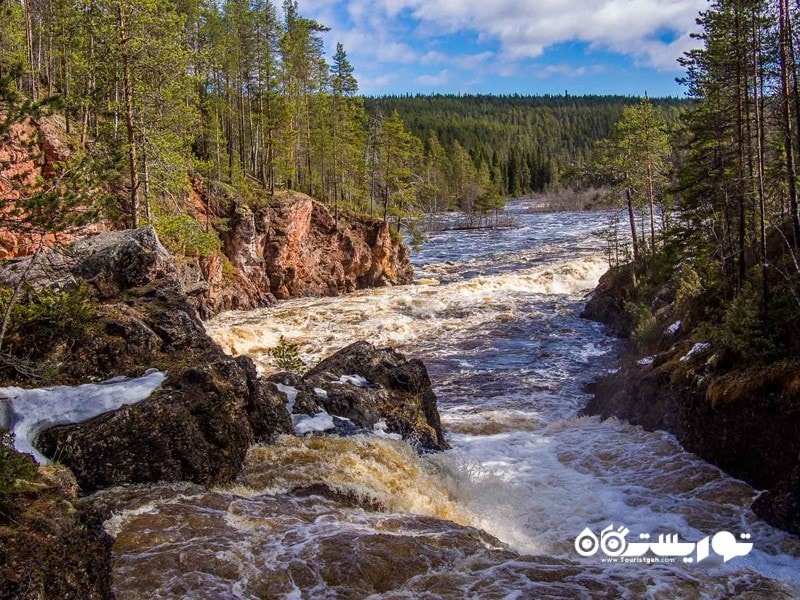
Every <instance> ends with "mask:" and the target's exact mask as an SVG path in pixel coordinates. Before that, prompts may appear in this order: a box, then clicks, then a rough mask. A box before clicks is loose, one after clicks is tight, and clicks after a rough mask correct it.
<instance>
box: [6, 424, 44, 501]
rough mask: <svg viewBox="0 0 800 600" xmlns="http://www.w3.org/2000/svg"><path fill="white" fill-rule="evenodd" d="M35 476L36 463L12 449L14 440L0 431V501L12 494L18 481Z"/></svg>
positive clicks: (7, 433) (8, 434)
mask: <svg viewBox="0 0 800 600" xmlns="http://www.w3.org/2000/svg"><path fill="white" fill-rule="evenodd" d="M35 475H36V463H35V462H33V459H31V457H30V456H28V455H27V454H21V453H19V452H17V451H16V450H15V449H14V438H13V436H12V435H11V434H10V433H9V432H8V431H7V430H5V429H0V500H2V499H3V498H5V497H6V496H8V495H9V494H10V493H11V492H13V491H14V490H15V489H16V488H17V486H18V484H19V482H20V481H26V480H29V479H32V478H33V477H34V476H35Z"/></svg>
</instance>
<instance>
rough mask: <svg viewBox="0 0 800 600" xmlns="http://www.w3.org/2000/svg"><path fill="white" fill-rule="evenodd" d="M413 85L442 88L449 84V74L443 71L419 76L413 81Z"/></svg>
mask: <svg viewBox="0 0 800 600" xmlns="http://www.w3.org/2000/svg"><path fill="white" fill-rule="evenodd" d="M414 83H417V84H419V85H424V86H426V87H442V86H445V85H447V84H448V83H450V72H449V71H448V70H447V69H444V70H442V71H439V72H438V73H435V74H433V75H421V76H420V77H417V78H416V79H415V80H414Z"/></svg>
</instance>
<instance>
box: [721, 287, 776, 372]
mask: <svg viewBox="0 0 800 600" xmlns="http://www.w3.org/2000/svg"><path fill="white" fill-rule="evenodd" d="M770 329H771V328H770V327H769V326H766V327H765V323H764V318H763V312H762V304H761V295H760V294H759V293H758V292H757V291H756V289H755V288H754V287H753V286H752V285H750V284H749V283H748V284H747V285H745V286H744V288H742V289H741V290H740V291H739V293H738V294H736V297H735V298H734V299H733V300H732V301H731V302H730V304H728V306H727V309H726V310H725V316H724V317H723V319H722V325H721V327H719V329H718V330H717V335H716V339H715V342H717V343H718V344H719V345H720V346H722V347H723V348H726V349H728V350H730V351H731V352H733V353H735V354H736V355H737V356H739V357H740V358H741V359H742V360H743V361H752V360H762V359H769V358H770V357H772V356H775V354H776V353H777V351H778V350H779V345H778V343H777V342H778V340H777V339H776V336H775V334H774V332H773V331H770Z"/></svg>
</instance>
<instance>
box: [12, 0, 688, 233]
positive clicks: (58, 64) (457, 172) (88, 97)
mask: <svg viewBox="0 0 800 600" xmlns="http://www.w3.org/2000/svg"><path fill="white" fill-rule="evenodd" d="M0 7H2V8H1V9H0V80H2V81H4V82H5V83H4V86H3V88H4V90H5V92H4V97H5V98H4V99H5V103H6V104H7V105H9V106H11V105H14V106H17V109H12V110H10V112H8V114H7V115H6V122H7V123H10V121H11V118H12V117H14V118H22V117H24V116H25V114H35V113H38V112H41V111H43V110H44V111H50V112H56V113H58V114H60V115H62V116H63V121H64V123H63V124H64V127H65V129H66V132H67V134H68V135H69V136H71V137H72V139H73V140H74V141H75V143H76V145H77V146H78V147H79V149H80V151H81V157H82V158H81V160H79V161H76V163H75V164H73V165H70V168H68V169H65V172H64V173H63V174H62V178H61V179H60V181H62V182H63V183H69V185H67V186H66V187H67V188H69V189H70V190H74V191H75V193H74V194H72V197H71V198H70V199H69V201H68V202H67V203H66V204H62V205H60V210H53V209H54V206H53V205H52V204H49V205H48V210H47V211H46V212H47V213H48V214H49V215H54V214H61V215H62V216H64V218H65V220H66V221H67V222H69V217H68V215H69V214H70V213H71V211H69V210H67V209H68V207H69V205H70V203H71V204H72V205H76V204H77V203H80V202H81V197H82V196H86V194H85V193H81V190H83V191H84V192H85V191H86V190H93V191H92V195H93V197H97V196H98V193H97V192H98V190H106V191H108V192H109V193H108V194H106V196H107V197H106V198H105V199H104V200H103V202H94V204H95V205H96V206H94V207H93V208H95V209H97V211H96V212H99V213H102V216H103V217H104V218H106V219H110V220H112V221H114V222H116V223H118V224H119V225H120V226H122V225H125V226H136V225H139V224H141V223H152V224H154V225H155V226H156V228H157V229H158V230H159V231H160V232H162V233H165V232H171V233H173V234H180V235H183V236H188V237H194V238H196V237H198V235H200V234H202V231H201V230H202V226H201V225H200V224H198V223H195V222H194V220H193V219H194V215H192V214H191V211H190V210H189V209H188V208H187V207H186V205H185V202H184V198H185V196H186V194H187V193H188V191H189V189H190V187H191V185H192V181H193V180H195V179H197V178H200V179H201V180H202V181H204V182H205V183H206V185H208V186H212V187H216V188H219V189H221V190H223V191H225V192H226V193H233V194H236V195H239V196H243V197H246V198H251V199H252V200H254V201H255V200H257V199H259V198H264V197H268V196H269V195H271V194H274V193H275V192H276V191H280V190H297V191H301V192H304V193H306V194H308V195H311V196H313V197H315V198H317V199H318V200H320V201H322V202H324V203H326V204H327V205H329V206H330V208H331V210H332V212H334V213H335V215H336V218H337V219H338V217H339V213H340V211H342V210H344V211H348V212H352V213H356V214H372V215H377V216H379V217H381V218H383V219H384V220H388V219H390V218H394V220H393V223H394V224H395V225H399V224H401V223H402V221H403V219H407V220H409V221H410V220H415V219H418V218H419V217H420V216H421V215H422V214H424V213H429V212H436V211H440V210H451V209H461V210H463V211H465V212H466V213H468V214H469V215H477V217H478V219H480V218H481V216H482V215H488V214H489V213H490V212H491V211H493V210H496V209H498V208H501V207H502V206H503V205H504V203H505V198H507V197H516V196H520V195H524V194H527V193H531V192H536V191H544V190H553V189H558V188H559V187H562V186H564V185H573V184H575V183H576V181H575V180H576V178H577V180H578V181H577V183H578V184H580V183H581V182H582V179H581V177H582V176H581V171H582V167H584V166H585V165H586V164H587V162H588V157H589V156H590V154H591V151H592V148H593V145H594V143H595V142H596V141H597V140H599V139H602V138H604V137H606V136H607V135H608V134H609V133H610V131H611V128H612V126H613V123H614V122H615V121H616V120H617V119H618V117H619V115H620V111H621V109H622V107H624V106H625V105H630V104H631V103H635V102H636V99H635V98H624V97H603V96H591V97H570V96H563V97H561V96H541V97H531V96H514V97H511V96H508V97H497V98H495V97H490V96H474V97H470V96H431V97H389V98H363V97H361V96H359V95H358V82H357V80H356V78H355V76H354V68H353V65H352V64H351V63H350V61H349V59H348V57H347V53H346V50H345V48H344V47H343V46H342V45H341V44H338V45H337V46H336V52H335V53H334V55H333V56H332V57H326V56H325V51H324V39H325V36H334V35H335V33H333V32H330V31H329V28H328V27H326V26H325V25H324V24H322V23H317V22H315V21H313V20H311V19H308V18H305V17H303V16H302V15H301V14H300V9H299V7H298V4H297V2H295V1H291V0H285V1H284V2H283V4H282V6H281V7H280V9H279V8H278V7H276V5H275V4H273V3H272V2H269V1H267V0H256V1H252V0H228V1H226V2H211V1H210V0H185V1H181V2H168V1H166V0H147V1H145V2H133V1H132V0H100V1H97V2H91V3H87V2H83V1H80V0H24V1H21V2H20V1H18V0H2V2H0ZM653 102H654V106H656V107H658V109H659V112H660V113H661V114H662V117H663V118H664V120H665V121H666V122H667V123H673V122H675V120H676V119H677V116H678V114H679V113H680V111H681V110H682V107H683V106H684V105H685V102H683V101H679V100H654V101H653ZM26 103H27V104H26ZM23 105H25V108H23ZM15 115H16V116H15ZM90 180H91V181H90ZM62 189H64V188H63V186H62ZM29 192H30V193H28V194H26V196H31V197H33V196H37V194H34V193H33V190H30V191H29ZM40 201H41V198H40V197H39V198H38V200H36V202H40ZM31 203H35V202H34V201H33V200H32V201H31ZM29 208H31V207H29ZM40 212H41V211H40ZM73 212H74V211H73ZM91 212H92V211H88V212H86V213H85V214H84V217H88V216H90V214H89V213H91ZM29 214H30V211H29ZM92 214H93V213H92ZM29 220H30V219H29ZM47 221H48V222H47V226H48V227H53V226H54V225H55V223H54V222H53V220H52V219H47ZM70 224H72V223H70ZM198 232H199V233H198Z"/></svg>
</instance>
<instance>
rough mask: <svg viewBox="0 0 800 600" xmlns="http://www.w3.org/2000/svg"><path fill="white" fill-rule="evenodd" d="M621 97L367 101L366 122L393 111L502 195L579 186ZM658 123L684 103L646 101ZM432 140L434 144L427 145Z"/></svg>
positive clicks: (626, 102)
mask: <svg viewBox="0 0 800 600" xmlns="http://www.w3.org/2000/svg"><path fill="white" fill-rule="evenodd" d="M638 100H639V99H638V98H631V97H626V96H570V95H569V94H568V93H565V95H563V96H551V95H543V96H520V95H512V96H490V95H474V96H473V95H433V96H420V95H417V96H411V95H408V96H390V97H381V98H367V100H366V108H367V111H368V113H370V114H371V115H373V116H379V115H382V114H391V113H392V112H394V111H397V112H398V113H399V114H400V116H401V117H402V119H403V121H404V123H405V124H406V126H407V127H408V129H409V130H410V131H411V133H413V134H414V135H415V136H417V137H418V138H420V139H422V140H424V141H425V143H426V147H425V149H426V152H427V153H428V154H429V155H431V154H435V151H434V152H432V151H431V148H434V149H435V148H436V144H437V142H438V144H441V145H442V146H443V147H444V148H446V149H447V153H448V158H449V159H450V160H451V161H457V160H458V159H459V157H462V156H465V154H464V153H465V152H466V153H467V154H469V157H470V159H471V160H472V162H473V164H474V165H475V168H476V169H478V170H479V171H481V170H487V171H488V172H489V174H490V177H491V180H492V182H494V183H496V184H497V185H498V187H499V188H500V191H501V193H502V194H503V195H504V196H507V197H517V196H521V195H525V194H530V193H532V192H545V191H550V190H555V189H558V188H560V187H564V186H566V185H569V184H571V183H576V184H580V183H582V182H585V183H588V181H585V179H586V178H585V177H584V181H581V176H582V175H584V176H585V174H586V170H587V168H588V167H589V165H590V164H591V162H592V160H593V156H594V150H595V143H596V142H597V141H599V140H602V139H604V138H606V137H608V136H609V135H610V134H611V131H612V129H613V127H614V124H615V123H616V122H617V121H618V120H619V118H620V115H621V114H622V110H623V108H624V107H626V106H630V105H633V104H636V103H637V102H638ZM652 104H653V106H654V107H655V108H656V109H657V111H658V112H659V114H660V118H661V120H662V121H663V122H664V123H665V124H666V125H673V124H675V123H676V122H677V120H678V118H679V117H680V115H681V113H682V111H683V110H684V109H685V108H686V107H687V106H688V102H687V101H686V100H684V99H678V98H665V99H658V100H653V101H652ZM434 136H435V139H434Z"/></svg>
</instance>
